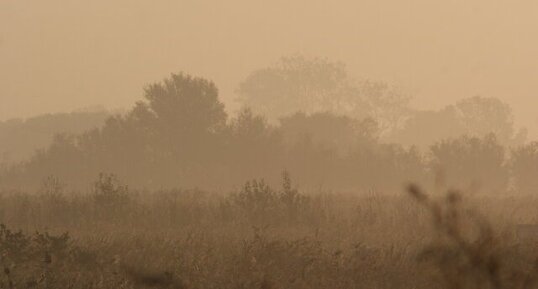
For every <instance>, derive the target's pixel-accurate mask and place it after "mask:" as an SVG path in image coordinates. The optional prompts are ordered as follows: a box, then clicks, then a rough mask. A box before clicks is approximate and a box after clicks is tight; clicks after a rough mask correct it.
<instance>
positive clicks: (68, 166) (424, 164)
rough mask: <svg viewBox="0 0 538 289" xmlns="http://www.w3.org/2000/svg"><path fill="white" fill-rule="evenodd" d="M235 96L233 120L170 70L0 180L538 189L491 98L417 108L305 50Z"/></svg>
mask: <svg viewBox="0 0 538 289" xmlns="http://www.w3.org/2000/svg"><path fill="white" fill-rule="evenodd" d="M239 95H240V96H241V97H242V99H243V104H244V108H243V109H241V110H240V111H239V113H237V114H236V115H235V116H233V117H230V116H228V115H227V113H226V111H225V107H224V105H223V103H222V102H221V101H220V100H219V98H218V89H217V87H216V85H215V84H214V83H213V82H211V81H209V80H206V79H203V78H199V77H193V76H190V75H187V74H183V73H179V74H172V75H171V76H170V77H169V78H166V79H164V80H163V81H162V82H159V83H154V84H151V85H149V86H147V87H146V88H145V93H144V99H143V101H140V102H138V103H137V104H136V105H135V106H134V107H133V108H132V109H131V110H130V111H128V112H127V113H125V114H123V115H115V116H112V117H110V118H108V120H107V121H106V123H105V124H104V125H103V126H101V127H99V128H96V129H92V130H88V131H86V132H84V133H81V134H60V135H57V136H56V137H55V139H54V141H53V143H52V145H51V146H50V147H48V148H47V149H46V150H41V151H39V152H38V153H37V154H36V155H35V156H34V157H33V158H32V159H31V160H30V161H29V162H26V163H22V164H20V165H18V166H14V167H11V168H10V169H5V172H4V173H3V174H2V175H1V177H0V186H4V187H21V186H22V187H24V186H27V185H33V184H38V183H40V182H41V181H42V180H43V179H44V178H45V177H47V176H50V175H54V176H57V177H59V178H60V179H62V180H65V182H66V183H69V184H72V185H75V186H87V184H89V183H90V182H91V180H93V179H95V176H97V175H99V174H100V173H101V172H109V173H114V174H116V175H118V177H119V178H120V179H122V180H123V181H124V182H125V183H128V184H130V185H131V186H136V187H145V188H161V187H202V188H208V189H222V188H231V187H234V186H237V185H239V184H241V183H243V181H244V180H246V179H254V178H259V177H265V178H267V180H268V181H269V182H271V181H272V180H278V179H279V174H280V172H281V171H282V170H284V169H286V170H288V171H289V172H290V173H291V174H292V175H293V176H294V179H296V181H297V183H299V184H301V185H302V186H303V187H304V188H309V189H318V190H319V189H334V190H376V191H383V192H391V191H392V192H393V191H400V190H401V188H402V185H404V184H405V183H407V182H408V181H411V180H419V181H422V182H429V183H431V184H433V183H434V176H437V177H438V178H437V185H439V183H443V184H444V185H445V186H458V187H462V188H466V189H472V190H477V191H488V192H493V191H495V192H502V191H506V190H508V189H517V190H520V191H525V192H531V191H532V190H533V189H534V188H535V187H536V186H535V182H536V179H537V178H536V177H535V176H536V175H537V174H538V167H537V166H536V159H538V149H536V144H529V145H523V137H522V135H521V134H516V133H515V131H514V126H513V116H512V112H511V110H510V107H509V106H507V105H506V104H504V103H502V102H500V101H499V100H497V99H494V98H483V97H473V98H468V99H464V100H462V101H460V102H458V103H457V104H455V105H454V106H448V107H446V108H445V109H443V110H441V111H430V112H426V111H423V112H414V111H412V110H411V109H409V108H408V105H407V102H408V98H407V97H405V96H403V94H401V93H398V92H397V91H396V90H394V89H393V88H390V87H389V86H387V85H384V84H382V83H374V82H366V81H365V82H360V83H358V84H357V83H355V82H353V81H351V80H350V79H349V77H348V76H347V73H346V71H345V69H344V67H343V66H341V65H339V64H334V63H331V62H328V61H326V60H322V59H313V60H312V59H307V58H304V57H292V58H286V59H283V60H282V62H281V63H280V64H279V65H277V66H275V67H270V68H268V69H263V70H259V71H255V72H254V73H253V74H252V75H250V76H249V77H248V78H247V79H246V80H245V81H244V82H243V83H242V84H241V85H240V87H239ZM262 113H263V114H262ZM389 140H392V142H390V141H389ZM398 142H400V144H398ZM401 143H403V144H404V145H402V144H401ZM406 144H408V145H406ZM411 144H420V145H422V147H426V148H427V149H423V150H420V149H419V148H417V147H416V146H409V145H411ZM508 145H510V146H511V147H512V148H511V153H509V152H508ZM439 176H443V178H440V177H439ZM440 179H442V182H440V181H439V180H440Z"/></svg>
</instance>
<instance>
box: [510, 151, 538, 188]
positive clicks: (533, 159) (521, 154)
mask: <svg viewBox="0 0 538 289" xmlns="http://www.w3.org/2000/svg"><path fill="white" fill-rule="evenodd" d="M510 168H511V170H512V176H513V180H514V187H515V189H516V191H518V192H521V193H524V194H534V193H536V192H538V142H532V143H529V144H526V145H523V146H520V147H518V148H516V149H513V150H512V154H511V158H510Z"/></svg>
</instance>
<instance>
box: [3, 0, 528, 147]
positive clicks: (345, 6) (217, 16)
mask: <svg viewBox="0 0 538 289" xmlns="http://www.w3.org/2000/svg"><path fill="white" fill-rule="evenodd" d="M537 36H538V1H535V0H510V1H502V0H444V1H437V0H406V1H402V0H391V1H386V0H332V1H328V0H326V1H321V0H270V1H269V0H263V1H262V0H212V1H207V0H176V1H172V0H152V1H149V0H145V1H142V0H92V1H87V0H84V1H82V0H46V1H44V0H0V120H3V119H7V118H12V117H18V116H29V115H34V114H38V113H45V112H58V111H71V110H74V109H77V108H81V107H87V106H93V105H99V104H102V105H104V106H106V107H110V108H120V107H128V106H130V105H131V104H133V103H134V102H135V101H137V100H139V99H141V97H142V87H143V86H144V85H145V84H148V83H150V82H153V81H158V80H160V79H162V78H164V77H166V76H168V75H169V73H171V72H178V71H185V72H188V73H191V74H195V75H200V76H204V77H207V78H210V79H212V80H214V81H215V82H216V83H217V85H218V86H219V87H220V88H221V95H222V99H223V100H224V101H225V102H226V103H227V105H229V107H231V108H232V109H233V108H234V107H235V105H234V95H233V91H234V88H235V87H236V85H237V84H238V82H240V81H241V80H242V79H243V78H244V77H245V76H246V75H247V74H248V73H249V72H251V71H252V70H254V69H257V68H261V67H264V66H267V65H270V64H271V63H273V62H275V61H276V60H277V59H278V58H279V57H280V56H283V55H289V54H293V53H303V54H306V55H311V56H322V57H328V58H329V59H331V60H336V61H342V62H345V63H346V64H347V65H348V68H349V71H350V72H351V73H352V74H353V75H355V76H356V77H360V78H362V77H366V78H370V79H374V80H382V81H386V82H389V83H393V84H396V85H398V86H401V87H402V88H403V89H405V90H406V91H408V92H409V93H411V94H412V95H414V98H415V100H414V102H413V105H414V106H415V107H418V108H439V107H441V106H442V105H445V104H448V103H451V102H454V101H456V100H458V99H461V98H463V97H468V96H474V95H482V96H494V97H498V98H501V99H503V100H504V101H506V102H508V103H510V104H511V105H512V106H513V108H514V110H515V113H516V117H517V121H518V122H519V124H522V125H525V126H527V127H528V128H529V130H530V132H531V135H532V136H533V137H534V138H538V113H537V112H538V81H537V80H538V79H537V76H538V37H537Z"/></svg>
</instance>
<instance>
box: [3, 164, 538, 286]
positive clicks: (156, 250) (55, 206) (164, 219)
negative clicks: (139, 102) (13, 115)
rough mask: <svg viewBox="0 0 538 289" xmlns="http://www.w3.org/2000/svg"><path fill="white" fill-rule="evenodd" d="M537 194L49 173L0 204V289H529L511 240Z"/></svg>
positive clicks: (518, 241)
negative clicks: (150, 182) (145, 184)
mask: <svg viewBox="0 0 538 289" xmlns="http://www.w3.org/2000/svg"><path fill="white" fill-rule="evenodd" d="M537 204H538V199H537V198H536V197H524V196H519V197H514V196H510V197H503V196H497V197H491V196H489V197H487V198H485V197H483V196H476V195H470V194H465V193H459V192H454V191H448V192H444V191H443V192H433V193H425V192H423V191H422V189H421V188H419V187H418V186H414V185H412V186H409V187H408V188H407V189H406V188H402V191H401V192H394V193H393V194H391V195H382V194H377V193H375V192H363V193H354V194H352V193H345V194H343V193H342V194H340V193H335V192H323V191H317V192H304V191H301V190H300V189H298V188H297V187H296V186H295V185H294V184H293V182H292V178H291V177H290V176H289V175H288V174H287V173H284V174H283V177H282V184H281V185H280V186H278V187H274V186H273V187H271V186H269V185H267V184H266V183H265V182H264V181H263V180H252V181H249V182H246V183H245V185H244V186H243V187H241V188H240V189H238V190H237V191H234V192H206V191H201V190H196V189H191V190H179V189H178V190H162V191H140V190H135V189H130V188H129V187H127V186H125V185H123V184H122V183H121V182H120V181H119V180H118V179H117V178H116V177H115V176H113V175H106V174H101V175H100V176H99V177H98V178H97V180H96V181H95V183H94V184H93V185H92V186H91V187H90V188H89V189H88V190H87V191H84V192H71V191H68V190H67V189H66V187H65V186H63V185H62V183H61V181H60V180H58V179H56V178H53V177H51V178H48V179H47V180H45V181H44V183H43V185H42V186H41V188H40V189H39V190H37V191H35V192H20V191H4V192H3V193H2V195H1V201H0V222H1V223H2V224H3V225H2V226H1V227H0V251H1V266H2V267H3V272H2V273H1V276H0V287H1V288H264V289H265V288H535V287H536V284H535V283H534V276H535V272H536V268H537V264H538V263H537V262H536V260H537V259H536V258H535V257H536V256H538V253H537V251H536V249H537V248H538V247H537V246H536V243H535V241H536V240H535V239H533V238H525V239H524V238H518V236H517V226H516V225H517V224H532V223H534V222H535V221H536V217H538V214H537V213H536V210H535V208H536V205H537Z"/></svg>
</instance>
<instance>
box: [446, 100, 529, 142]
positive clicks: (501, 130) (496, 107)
mask: <svg viewBox="0 0 538 289" xmlns="http://www.w3.org/2000/svg"><path fill="white" fill-rule="evenodd" d="M455 109H456V113H457V117H458V119H459V121H460V123H461V125H462V126H463V127H464V129H465V132H466V133H467V134H468V135H472V136H478V137H483V136H485V135H487V134H490V133H493V134H495V136H497V139H498V140H499V141H500V142H501V143H503V144H507V145H514V144H517V143H522V142H523V141H524V140H525V139H524V138H525V135H524V132H520V134H519V135H517V136H516V134H515V129H514V115H513V113H512V108H511V107H510V106H509V105H508V104H506V103H504V102H502V101H501V100H499V99H497V98H494V97H480V96H475V97H470V98H466V99H463V100H461V101H460V102H458V103H456V105H455Z"/></svg>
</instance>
